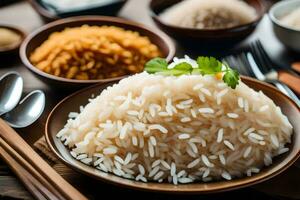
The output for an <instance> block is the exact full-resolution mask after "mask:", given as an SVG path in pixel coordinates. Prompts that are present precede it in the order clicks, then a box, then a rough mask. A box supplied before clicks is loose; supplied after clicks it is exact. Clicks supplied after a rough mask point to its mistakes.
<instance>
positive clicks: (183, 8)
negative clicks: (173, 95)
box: [160, 0, 257, 66]
mask: <svg viewBox="0 0 300 200" xmlns="http://www.w3.org/2000/svg"><path fill="white" fill-rule="evenodd" d="M256 17H257V14H256V11H255V9H254V8H253V7H251V6H250V5H248V4H247V3H246V2H244V1H240V0H225V1H224V0H185V1H182V2H179V3H177V4H175V5H173V6H171V7H169V8H167V9H166V10H165V11H164V12H162V13H161V14H160V18H161V19H162V20H163V21H164V22H165V23H168V24H171V25H175V26H181V27H188V28H198V29H221V28H229V27H234V26H238V25H241V24H246V23H249V22H251V21H253V20H255V18H256ZM192 66H193V65H192Z"/></svg>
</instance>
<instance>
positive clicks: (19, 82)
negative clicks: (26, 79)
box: [0, 72, 23, 115]
mask: <svg viewBox="0 0 300 200" xmlns="http://www.w3.org/2000/svg"><path fill="white" fill-rule="evenodd" d="M22 91H23V79H22V77H21V76H20V75H19V74H18V73H16V72H9V73H6V74H4V75H3V76H2V77H1V78H0V115H2V114H4V113H7V112H9V111H11V110H12V109H13V108H14V107H15V106H16V105H17V104H18V102H19V101H20V98H21V95H22Z"/></svg>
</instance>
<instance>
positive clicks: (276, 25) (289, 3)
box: [269, 0, 300, 52]
mask: <svg viewBox="0 0 300 200" xmlns="http://www.w3.org/2000/svg"><path fill="white" fill-rule="evenodd" d="M297 8H300V0H285V1H280V2H278V3H276V4H274V5H273V6H272V7H271V9H270V11H269V17H270V19H271V21H272V24H273V30H274V33H275V35H276V37H277V38H278V39H279V40H280V41H281V42H282V43H283V44H284V45H285V46H286V47H288V48H290V49H292V50H294V51H297V52H300V30H299V29H298V30H297V29H294V28H291V27H289V26H287V25H285V24H283V23H282V22H280V18H282V17H283V16H285V15H287V14H289V13H291V12H292V11H294V10H295V9H297Z"/></svg>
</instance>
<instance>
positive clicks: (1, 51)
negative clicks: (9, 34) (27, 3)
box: [0, 24, 26, 56]
mask: <svg viewBox="0 0 300 200" xmlns="http://www.w3.org/2000/svg"><path fill="white" fill-rule="evenodd" d="M0 28H6V29H9V30H12V31H13V32H15V33H17V34H18V35H20V37H21V39H20V41H19V42H16V43H14V44H11V45H9V46H6V47H3V48H0V55H2V56H4V55H8V54H12V53H16V52H18V50H19V47H20V45H21V43H22V41H23V40H24V38H25V37H26V34H25V32H24V31H23V30H21V29H20V28H17V27H15V26H12V25H8V24H0Z"/></svg>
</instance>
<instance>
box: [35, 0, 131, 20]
mask: <svg viewBox="0 0 300 200" xmlns="http://www.w3.org/2000/svg"><path fill="white" fill-rule="evenodd" d="M126 2H127V0H116V1H114V2H112V3H108V4H105V5H101V6H95V7H86V8H82V9H76V10H75V9H74V10H72V11H67V12H62V11H56V10H55V9H53V8H51V7H49V6H47V5H45V4H44V3H43V2H42V1H41V0H29V3H30V4H31V6H32V7H33V8H34V9H35V10H36V12H37V13H38V14H39V15H40V16H41V17H42V18H43V20H44V21H47V22H49V21H53V20H57V19H60V18H65V17H71V16H80V15H107V16H114V15H116V14H117V13H118V12H119V10H120V9H121V8H122V7H123V6H124V5H125V3H126Z"/></svg>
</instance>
